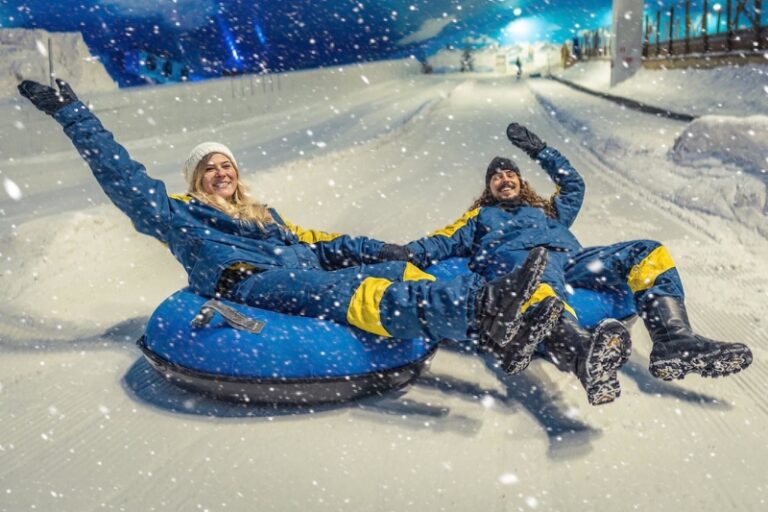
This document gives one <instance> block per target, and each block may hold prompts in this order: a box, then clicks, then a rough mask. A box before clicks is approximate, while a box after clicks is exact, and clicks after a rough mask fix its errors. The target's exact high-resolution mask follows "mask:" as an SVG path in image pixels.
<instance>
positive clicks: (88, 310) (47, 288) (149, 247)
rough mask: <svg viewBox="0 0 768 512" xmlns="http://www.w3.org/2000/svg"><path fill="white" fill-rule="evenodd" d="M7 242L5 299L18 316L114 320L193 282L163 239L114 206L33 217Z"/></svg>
mask: <svg viewBox="0 0 768 512" xmlns="http://www.w3.org/2000/svg"><path fill="white" fill-rule="evenodd" d="M0 247H2V253H1V255H2V266H0V289H1V290H2V293H0V299H1V300H2V303H3V304H6V305H7V306H10V307H9V308H8V309H10V310H13V311H14V312H15V314H17V315H23V316H27V315H32V316H44V317H48V318H51V317H53V318H59V319H66V320H67V321H69V322H75V323H89V324H92V323H94V322H96V323H103V324H106V325H112V324H114V323H116V322H119V321H122V320H123V319H124V315H128V316H141V315H146V314H148V313H149V312H151V310H152V307H153V305H154V304H156V303H158V302H159V301H160V300H162V299H163V298H164V297H165V296H167V295H169V294H170V293H171V292H172V291H173V290H175V289H177V288H180V287H182V286H184V285H185V283H186V279H185V277H184V274H183V271H182V270H181V268H180V267H179V265H178V264H177V263H176V262H175V260H174V258H173V256H171V255H170V254H169V253H168V250H167V249H166V248H165V247H164V246H163V245H162V244H159V243H158V242H157V241H155V240H154V239H152V238H149V237H146V236H143V235H140V234H139V233H137V232H136V231H135V230H134V229H133V227H132V226H131V224H130V221H129V220H128V219H127V218H126V217H125V216H124V215H123V214H121V213H120V212H119V211H117V210H116V209H115V208H114V207H112V206H111V205H106V204H105V205H100V206H97V207H94V208H89V209H86V210H82V211H77V212H72V213H65V214H61V215H57V216H51V217H43V218H40V219H35V220H32V221H29V222H25V223H24V224H22V225H20V226H18V227H17V228H16V230H14V231H13V232H12V233H11V234H9V235H7V236H4V237H2V239H0ZM84 296H88V300H83V297H84Z"/></svg>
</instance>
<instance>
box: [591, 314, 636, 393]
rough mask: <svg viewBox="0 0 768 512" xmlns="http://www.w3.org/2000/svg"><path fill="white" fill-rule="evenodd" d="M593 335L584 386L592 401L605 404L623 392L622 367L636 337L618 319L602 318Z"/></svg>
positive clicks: (627, 358)
mask: <svg viewBox="0 0 768 512" xmlns="http://www.w3.org/2000/svg"><path fill="white" fill-rule="evenodd" d="M593 336H594V337H595V341H594V343H593V344H592V347H591V349H590V352H589V356H588V358H587V378H586V382H585V383H584V388H585V389H586V391H587V400H589V403H590V404H591V405H602V404H607V403H611V402H613V401H614V400H616V399H617V398H619V396H620V395H621V386H620V385H619V377H618V371H619V369H620V368H621V367H622V366H624V364H625V363H626V362H627V361H628V360H629V355H630V353H631V350H632V341H631V339H630V337H629V331H627V329H626V327H624V325H622V324H621V323H620V322H619V321H617V320H610V321H607V322H606V321H603V322H601V323H600V324H599V325H598V326H597V328H596V329H595V333H594V334H593Z"/></svg>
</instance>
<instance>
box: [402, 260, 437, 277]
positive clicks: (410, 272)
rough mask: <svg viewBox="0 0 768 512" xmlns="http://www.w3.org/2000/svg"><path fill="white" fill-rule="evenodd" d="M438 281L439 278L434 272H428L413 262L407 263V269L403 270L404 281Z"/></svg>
mask: <svg viewBox="0 0 768 512" xmlns="http://www.w3.org/2000/svg"><path fill="white" fill-rule="evenodd" d="M425 279H426V280H427V281H437V278H436V277H435V276H433V275H432V274H427V273H426V272H424V271H423V270H421V269H420V268H419V267H417V266H416V265H414V264H412V263H406V264H405V270H404V271H403V281H423V280H425Z"/></svg>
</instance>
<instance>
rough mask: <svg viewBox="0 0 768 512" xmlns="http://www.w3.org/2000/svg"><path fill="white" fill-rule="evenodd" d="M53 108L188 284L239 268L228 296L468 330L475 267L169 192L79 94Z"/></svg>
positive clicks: (376, 326) (414, 333)
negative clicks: (463, 270)
mask: <svg viewBox="0 0 768 512" xmlns="http://www.w3.org/2000/svg"><path fill="white" fill-rule="evenodd" d="M54 118H55V119H56V120H57V121H58V122H59V123H60V124H61V125H62V126H63V127H64V131H65V133H66V134H67V136H68V137H69V138H70V139H71V140H72V142H73V144H74V145H75V147H76V148H77V150H78V151H79V153H80V154H81V155H82V157H83V158H84V159H85V160H86V162H87V163H88V165H89V166H90V168H91V170H92V171H93V174H94V176H95V177H96V179H97V180H98V182H99V184H100V185H101V187H102V188H103V189H104V192H105V193H106V194H107V196H109V198H110V199H111V200H112V202H113V203H114V204H115V205H116V206H117V207H118V208H119V209H120V210H122V211H123V212H124V213H125V214H126V215H128V217H130V218H131V220H132V221H133V224H134V226H135V227H136V229H137V230H138V231H139V232H141V233H144V234H147V235H150V236H153V237H155V238H157V239H158V240H160V241H161V242H163V243H165V244H167V245H168V247H169V249H170V251H171V253H173V255H174V256H175V257H176V259H177V260H179V262H181V264H182V265H183V266H184V269H185V270H186V271H187V274H188V278H189V286H190V288H191V290H192V291H194V292H196V293H198V294H200V295H204V296H208V297H213V296H216V295H217V293H219V294H220V293H221V292H222V286H221V285H222V274H225V275H230V276H231V275H232V272H233V271H235V270H245V271H246V272H245V274H244V275H243V278H242V279H238V280H236V281H235V282H231V283H229V284H228V286H227V287H226V289H225V290H224V292H225V294H226V296H227V298H230V299H233V300H236V301H239V302H242V303H245V304H249V305H253V306H256V307H261V308H265V309H270V310H274V311H280V312H285V313H289V314H295V315H307V316H314V317H321V318H328V319H332V320H335V321H337V322H343V323H348V324H351V325H354V326H356V327H358V328H360V329H362V330H365V331H367V332H371V333H374V334H378V335H381V336H396V337H400V338H414V337H426V338H431V339H436V340H440V339H443V338H450V339H457V340H461V339H466V338H467V333H468V332H471V331H470V328H471V327H472V319H474V313H475V299H476V297H477V294H478V291H479V289H480V288H481V286H482V285H483V284H484V281H483V279H482V278H480V277H479V276H470V275H467V276H462V277H460V278H457V279H454V280H451V281H446V282H440V283H437V282H434V278H433V277H432V276H430V275H428V274H426V273H424V272H422V271H421V270H419V269H418V268H416V267H415V266H414V265H412V264H410V263H405V262H395V261H393V262H385V263H380V262H379V259H378V257H377V256H378V254H379V251H380V249H381V247H382V245H383V244H382V242H379V241H377V240H372V239H368V238H365V237H350V236H347V235H339V234H335V233H325V232H322V231H313V230H305V229H302V228H300V227H298V226H295V225H293V224H291V223H289V222H286V221H284V220H283V219H282V218H281V217H280V215H278V213H277V212H276V211H275V210H273V209H270V213H271V214H272V217H273V218H274V220H275V222H274V223H270V224H266V225H265V226H263V227H262V226H259V225H257V224H255V223H248V222H242V221H239V220H237V219H234V218H232V217H230V216H229V215H227V214H225V213H223V212H221V211H219V210H217V209H216V208H213V207H211V206H208V205H206V204H204V203H201V202H199V201H197V200H195V199H194V198H192V197H190V196H176V195H172V196H169V195H168V194H167V193H166V189H165V185H164V184H163V182H162V181H159V180H155V179H153V178H150V177H149V176H148V175H147V173H146V169H145V168H144V166H143V165H141V164H140V163H138V162H135V161H133V160H131V158H130V156H129V155H128V152H127V151H126V150H125V148H123V147H122V146H121V145H120V144H118V143H117V142H115V140H114V139H113V137H112V134H111V133H110V132H108V131H107V130H106V129H105V128H104V127H103V126H102V124H101V122H100V121H99V120H98V119H97V118H96V117H95V116H94V115H93V114H92V113H91V112H90V111H89V110H88V108H87V107H86V106H85V105H83V104H82V103H81V102H79V101H78V102H74V103H72V104H69V105H66V106H64V107H62V108H61V109H60V110H58V111H56V113H55V114H54ZM443 319H444V320H443Z"/></svg>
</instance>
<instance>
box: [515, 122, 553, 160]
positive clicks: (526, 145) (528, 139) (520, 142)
mask: <svg viewBox="0 0 768 512" xmlns="http://www.w3.org/2000/svg"><path fill="white" fill-rule="evenodd" d="M507 138H508V139H509V140H510V142H512V144H514V145H515V146H517V147H519V148H520V149H522V150H523V151H525V152H526V153H528V156H530V157H531V158H536V156H537V155H538V154H539V153H540V152H541V150H542V149H544V148H545V147H547V145H546V144H545V143H544V141H543V140H541V139H540V138H538V137H537V136H536V134H535V133H533V132H531V131H530V130H528V128H526V127H525V126H521V125H519V124H517V123H512V124H510V125H509V126H507Z"/></svg>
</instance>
